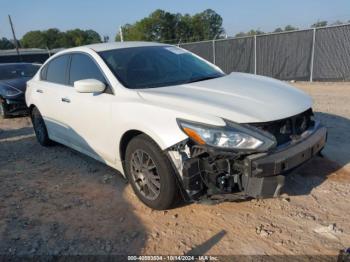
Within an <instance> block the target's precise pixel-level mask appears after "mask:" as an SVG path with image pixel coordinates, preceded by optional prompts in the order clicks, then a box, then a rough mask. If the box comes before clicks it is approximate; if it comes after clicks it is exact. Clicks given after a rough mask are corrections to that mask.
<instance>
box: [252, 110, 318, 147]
mask: <svg viewBox="0 0 350 262" xmlns="http://www.w3.org/2000/svg"><path fill="white" fill-rule="evenodd" d="M312 116H313V112H312V109H311V108H310V109H308V110H306V111H305V112H303V113H301V114H298V115H295V116H292V117H288V118H284V119H281V120H276V121H271V122H264V123H252V124H251V125H253V126H255V127H257V128H259V129H261V130H263V131H265V132H268V133H270V134H272V135H273V136H274V137H275V138H276V140H277V146H279V145H283V144H285V143H288V142H289V141H291V140H292V139H296V138H298V137H299V136H300V135H301V134H302V133H303V132H304V131H305V130H307V129H309V128H310V127H312V126H313V125H314V121H313V120H312Z"/></svg>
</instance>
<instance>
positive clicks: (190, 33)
mask: <svg viewBox="0 0 350 262" xmlns="http://www.w3.org/2000/svg"><path fill="white" fill-rule="evenodd" d="M122 30H123V37H124V40H144V41H157V42H176V41H179V40H180V39H181V40H182V41H189V40H190V41H191V40H192V41H193V40H208V39H213V38H214V37H219V36H220V35H221V34H222V33H223V32H224V29H223V28H222V18H221V16H220V15H218V14H217V13H216V12H215V11H213V10H211V9H207V10H205V11H203V12H201V13H198V14H195V15H193V16H190V15H188V14H185V15H182V14H173V13H170V12H166V11H163V10H160V9H158V10H155V11H154V12H152V13H151V14H150V15H149V16H148V17H145V18H143V19H141V20H139V21H137V22H135V23H134V24H125V25H124V26H123V27H122ZM115 39H116V41H119V40H120V35H119V33H118V34H117V35H116V38H115Z"/></svg>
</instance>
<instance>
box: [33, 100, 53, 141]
mask: <svg viewBox="0 0 350 262" xmlns="http://www.w3.org/2000/svg"><path fill="white" fill-rule="evenodd" d="M31 119H32V123H33V128H34V131H35V135H36V139H37V140H38V142H39V144H40V145H42V146H50V145H51V144H52V140H50V138H49V136H48V133H47V129H46V125H45V122H44V119H43V118H42V116H41V114H40V112H39V110H38V109H37V108H36V107H34V108H33V110H32V112H31Z"/></svg>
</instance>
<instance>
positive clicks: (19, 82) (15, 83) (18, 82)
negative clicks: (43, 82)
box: [0, 77, 30, 93]
mask: <svg viewBox="0 0 350 262" xmlns="http://www.w3.org/2000/svg"><path fill="white" fill-rule="evenodd" d="M28 80H30V77H21V78H16V79H6V80H0V88H1V86H9V87H14V88H16V89H18V90H20V91H22V92H23V93H24V92H25V90H26V86H27V81H28Z"/></svg>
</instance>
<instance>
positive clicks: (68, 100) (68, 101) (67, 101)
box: [61, 97, 70, 103]
mask: <svg viewBox="0 0 350 262" xmlns="http://www.w3.org/2000/svg"><path fill="white" fill-rule="evenodd" d="M61 101H62V102H65V103H70V99H69V98H66V97H62V98H61Z"/></svg>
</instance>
